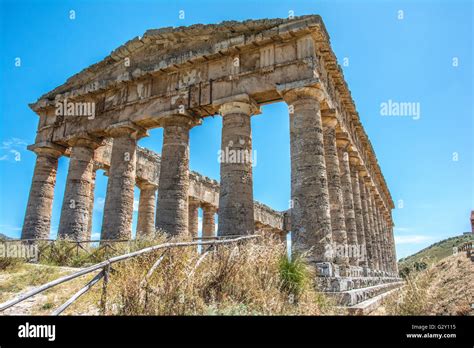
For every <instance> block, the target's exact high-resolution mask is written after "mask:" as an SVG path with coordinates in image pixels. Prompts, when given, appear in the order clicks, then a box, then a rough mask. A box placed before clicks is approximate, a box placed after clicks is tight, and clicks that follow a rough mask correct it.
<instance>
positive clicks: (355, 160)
mask: <svg viewBox="0 0 474 348" xmlns="http://www.w3.org/2000/svg"><path fill="white" fill-rule="evenodd" d="M348 153H349V161H350V163H351V165H353V166H354V167H355V168H356V169H357V166H358V165H359V164H360V163H361V161H360V157H359V153H358V152H357V151H349V152H348Z"/></svg>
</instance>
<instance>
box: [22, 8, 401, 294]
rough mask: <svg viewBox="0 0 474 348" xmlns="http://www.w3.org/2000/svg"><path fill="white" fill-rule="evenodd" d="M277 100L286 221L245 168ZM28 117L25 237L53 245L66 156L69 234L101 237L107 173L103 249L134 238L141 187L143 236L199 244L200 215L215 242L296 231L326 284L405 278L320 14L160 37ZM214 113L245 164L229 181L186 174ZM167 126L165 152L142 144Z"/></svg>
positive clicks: (129, 47) (126, 51)
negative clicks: (101, 193)
mask: <svg viewBox="0 0 474 348" xmlns="http://www.w3.org/2000/svg"><path fill="white" fill-rule="evenodd" d="M280 101H284V102H286V103H287V104H288V110H289V123H290V151H291V202H292V204H291V208H290V209H289V210H288V211H285V212H278V211H275V210H273V209H271V208H270V207H267V206H265V205H263V204H260V203H257V202H255V201H254V198H253V179H252V163H251V160H249V159H248V158H247V155H248V154H251V153H252V130H251V122H250V118H251V117H252V116H253V115H256V114H259V113H260V107H261V105H264V104H268V103H274V102H280ZM30 106H31V108H32V110H34V111H35V112H36V113H37V114H38V116H39V125H38V131H37V136H36V140H35V143H34V144H33V145H30V146H29V149H30V150H31V151H34V152H35V153H36V155H37V160H36V166H35V170H34V175H33V180H32V184H31V190H30V196H29V200H28V205H27V208H26V215H25V221H24V225H23V231H22V238H23V239H38V238H48V237H49V234H50V223H51V210H52V202H53V194H54V186H55V181H56V172H57V166H58V159H59V157H60V156H69V157H70V162H69V163H70V164H69V172H68V176H67V181H66V189H65V194H64V201H63V205H62V210H61V217H60V224H59V232H58V234H59V236H60V237H64V238H70V239H75V240H87V239H90V236H91V219H92V213H93V209H92V207H93V200H94V194H93V193H94V186H95V175H96V170H97V169H104V170H105V171H106V175H107V176H108V185H107V194H106V200H105V207H104V217H103V224H102V232H101V239H129V238H131V235H132V214H133V192H134V187H135V185H136V186H137V187H138V188H139V189H140V199H139V208H138V223H137V238H141V237H144V236H147V235H153V234H154V233H155V231H156V230H157V229H160V230H163V231H164V232H166V233H168V234H170V235H174V234H178V233H182V232H185V233H190V234H191V235H193V236H197V229H198V209H199V208H201V209H202V210H203V236H204V237H213V236H214V235H215V222H214V217H215V214H218V232H217V233H218V235H221V236H228V235H242V234H253V233H255V232H258V231H263V233H273V234H275V235H277V236H278V237H279V238H281V239H282V240H285V239H286V234H287V233H288V232H290V231H291V238H292V250H293V252H295V253H299V252H301V253H305V255H306V257H307V260H308V261H309V262H310V263H311V264H312V265H313V266H314V267H315V268H316V269H317V270H318V271H319V274H320V275H322V276H327V278H326V279H328V281H330V279H333V277H342V278H343V277H346V276H347V277H349V276H352V277H366V278H365V279H366V280H364V281H360V282H362V283H364V284H366V285H373V284H372V283H371V282H372V280H371V279H372V277H374V276H384V277H387V278H390V277H392V278H393V279H395V277H396V274H397V264H396V255H395V245H394V238H393V221H392V216H391V210H392V209H393V208H394V205H393V201H392V198H391V196H390V192H389V190H388V188H387V185H386V183H385V180H384V177H383V175H382V173H381V170H380V167H379V165H378V163H377V159H376V157H375V153H374V150H373V148H372V146H371V144H370V141H369V138H368V136H367V134H366V133H365V131H364V129H363V127H362V124H361V122H360V119H359V116H358V113H357V111H356V108H355V105H354V102H353V100H352V98H351V94H350V91H349V89H348V86H347V84H346V82H345V81H344V77H343V74H342V70H341V68H340V67H339V65H338V64H337V61H336V57H335V55H334V53H333V52H332V49H331V46H330V42H329V36H328V34H327V32H326V30H325V27H324V24H323V22H322V20H321V18H320V17H319V16H316V15H310V16H302V17H295V18H293V19H264V20H248V21H245V22H235V21H228V22H223V23H221V24H217V25H192V26H189V27H179V28H162V29H156V30H149V31H147V32H146V33H145V34H144V35H143V36H142V37H137V38H135V39H133V40H131V41H129V42H127V43H126V44H125V45H123V46H121V47H119V48H117V49H116V50H115V51H113V52H112V53H111V54H110V55H109V56H108V57H106V58H105V59H104V60H102V61H100V62H99V63H97V64H94V65H92V66H90V67H88V68H87V69H85V70H83V71H81V72H80V73H78V74H76V75H74V76H72V77H71V78H69V79H68V80H67V81H66V83H64V84H63V85H61V86H59V87H57V88H56V89H54V90H53V91H51V92H49V93H47V94H45V95H43V96H42V97H41V98H39V100H38V101H37V102H35V103H33V104H31V105H30ZM213 115H221V116H222V118H223V122H222V151H223V152H224V151H226V153H228V152H229V151H234V152H238V153H239V154H244V156H243V157H242V158H243V159H244V160H242V161H228V160H225V158H224V159H223V160H221V161H220V162H221V163H220V182H219V183H218V182H217V181H215V180H212V179H209V178H207V177H204V176H202V175H200V174H198V173H195V172H192V171H190V170H189V130H190V129H191V128H193V127H199V125H200V124H202V122H206V120H205V118H206V117H209V116H213ZM156 127H162V128H163V148H162V153H161V155H158V154H156V153H153V152H151V151H149V150H147V149H144V148H140V147H138V146H137V142H138V140H139V139H140V138H142V137H146V136H147V135H148V133H147V130H149V129H152V128H156ZM202 141H205V139H202ZM250 157H251V156H250ZM276 189H277V188H276ZM342 278H341V279H342ZM327 287H328V288H334V284H333V285H331V284H328V286H327ZM337 287H338V288H340V289H339V290H344V289H350V288H352V287H353V285H347V286H346V285H344V282H341V281H339V282H338V283H337Z"/></svg>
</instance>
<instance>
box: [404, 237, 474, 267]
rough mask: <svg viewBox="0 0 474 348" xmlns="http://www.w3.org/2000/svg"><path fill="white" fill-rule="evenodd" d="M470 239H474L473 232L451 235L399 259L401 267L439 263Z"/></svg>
mask: <svg viewBox="0 0 474 348" xmlns="http://www.w3.org/2000/svg"><path fill="white" fill-rule="evenodd" d="M469 240H473V236H472V234H469V235H461V236H456V237H451V238H448V239H444V240H442V241H439V242H437V243H434V244H432V245H430V246H429V247H427V248H425V249H422V250H420V251H419V252H417V253H416V254H413V255H410V256H407V257H405V258H403V259H400V261H398V265H399V269H400V270H401V269H403V268H406V267H409V268H413V266H414V265H416V264H417V263H418V264H422V263H424V264H426V265H431V264H433V263H437V262H438V261H440V260H441V259H444V258H446V257H448V256H451V255H453V248H454V247H457V246H459V245H460V244H462V243H464V242H467V241H469Z"/></svg>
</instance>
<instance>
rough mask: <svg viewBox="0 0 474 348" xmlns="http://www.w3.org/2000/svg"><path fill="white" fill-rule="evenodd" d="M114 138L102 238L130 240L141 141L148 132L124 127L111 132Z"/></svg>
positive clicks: (129, 126) (132, 127)
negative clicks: (138, 140)
mask: <svg viewBox="0 0 474 348" xmlns="http://www.w3.org/2000/svg"><path fill="white" fill-rule="evenodd" d="M110 135H111V136H112V137H113V138H114V141H113V147H112V155H111V160H110V168H109V180H108V182H107V194H106V196H105V205H104V216H103V221H102V231H101V239H105V240H107V239H130V237H131V234H132V214H133V193H134V192H133V191H134V187H135V175H136V172H135V170H136V162H137V151H136V150H137V139H138V138H140V137H141V136H143V135H144V132H143V131H142V130H141V129H139V128H137V127H135V126H133V125H123V126H121V127H116V128H112V129H110Z"/></svg>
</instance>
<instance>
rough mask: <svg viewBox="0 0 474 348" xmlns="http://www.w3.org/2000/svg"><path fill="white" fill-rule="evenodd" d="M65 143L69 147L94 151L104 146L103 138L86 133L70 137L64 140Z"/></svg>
mask: <svg viewBox="0 0 474 348" xmlns="http://www.w3.org/2000/svg"><path fill="white" fill-rule="evenodd" d="M65 141H66V143H67V144H68V145H69V146H71V147H75V146H77V147H88V148H91V149H94V150H95V149H97V148H98V147H100V146H102V145H105V141H104V139H103V138H99V137H96V136H94V135H91V134H88V133H87V132H81V133H78V134H74V135H71V136H69V137H68V138H66V140H65Z"/></svg>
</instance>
